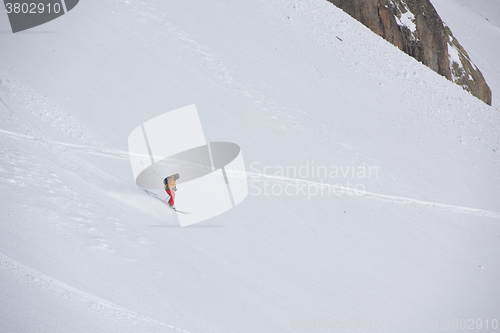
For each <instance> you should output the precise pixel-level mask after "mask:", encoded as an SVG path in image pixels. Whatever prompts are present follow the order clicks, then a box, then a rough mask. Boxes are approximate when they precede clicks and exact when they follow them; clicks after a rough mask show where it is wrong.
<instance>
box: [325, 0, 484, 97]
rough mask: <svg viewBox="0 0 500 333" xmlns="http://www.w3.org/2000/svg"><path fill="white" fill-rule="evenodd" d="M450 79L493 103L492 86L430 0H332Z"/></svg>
mask: <svg viewBox="0 0 500 333" xmlns="http://www.w3.org/2000/svg"><path fill="white" fill-rule="evenodd" d="M328 1H330V2H331V3H333V4H334V5H336V6H337V7H339V8H341V9H343V10H344V11H345V12H346V13H348V14H349V15H351V16H352V17H354V18H355V19H357V20H358V21H360V22H361V23H363V24H364V25H365V26H367V27H368V28H370V29H371V30H372V31H373V32H375V33H376V34H378V35H379V36H381V37H383V38H384V39H386V40H387V41H389V42H390V43H392V44H394V45H395V46H397V47H398V48H399V49H400V50H402V51H403V52H405V53H407V54H409V55H410V56H412V57H414V58H415V59H417V60H418V61H420V62H422V63H423V64H425V65H426V66H428V67H430V68H431V69H433V70H434V71H436V72H437V73H439V74H441V75H443V76H444V77H446V78H447V79H448V80H450V81H453V82H455V83H457V84H458V85H460V86H462V87H463V88H464V89H465V90H467V91H469V92H470V93H471V94H472V95H474V96H476V97H477V98H479V99H481V100H482V101H484V102H485V103H487V104H489V105H491V98H492V97H491V90H490V88H489V87H488V85H487V84H486V81H485V79H484V77H483V75H482V74H481V71H480V70H479V69H478V68H477V67H476V65H474V63H472V61H471V60H470V58H469V56H468V54H467V52H466V51H465V50H464V48H463V47H462V46H461V45H460V43H459V42H458V41H457V39H456V38H455V37H454V36H453V34H452V33H451V30H450V29H449V28H448V27H447V26H446V25H445V24H444V23H443V21H442V20H441V18H440V17H439V15H438V13H437V12H436V10H435V9H434V6H432V4H431V3H430V0H328Z"/></svg>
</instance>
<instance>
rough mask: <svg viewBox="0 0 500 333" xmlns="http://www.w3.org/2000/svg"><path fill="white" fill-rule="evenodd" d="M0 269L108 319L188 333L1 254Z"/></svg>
mask: <svg viewBox="0 0 500 333" xmlns="http://www.w3.org/2000/svg"><path fill="white" fill-rule="evenodd" d="M0 268H1V269H4V270H6V271H8V272H10V273H12V274H15V275H16V276H17V277H18V279H19V280H23V281H24V282H26V283H31V284H33V283H34V284H36V285H37V286H38V287H40V288H41V289H45V290H49V291H50V292H51V293H53V294H55V295H56V296H58V298H61V299H65V300H66V301H69V302H71V303H79V304H83V305H84V306H85V307H88V308H89V309H92V310H93V311H97V312H104V311H109V312H112V315H111V316H107V317H109V318H113V317H125V318H126V319H128V320H129V321H130V322H131V323H132V322H133V321H134V320H141V321H144V322H146V323H148V324H153V325H156V326H161V327H165V328H168V329H170V330H172V331H175V332H181V333H190V332H189V331H186V330H183V329H181V328H178V327H175V326H173V325H169V324H166V323H164V322H162V321H158V320H155V319H152V318H148V317H144V316H142V315H140V314H138V313H136V312H134V311H131V310H128V309H125V308H123V307H121V306H119V305H116V304H114V303H111V302H109V301H106V300H104V299H102V298H99V297H97V296H94V295H91V294H88V293H86V292H84V291H82V290H79V289H77V288H74V287H72V286H70V285H68V284H66V283H64V282H62V281H59V280H57V279H54V278H52V277H50V276H48V275H45V274H43V273H41V272H39V271H37V270H34V269H32V268H30V267H28V266H25V265H23V264H22V263H20V262H17V261H16V260H13V259H11V258H9V257H7V256H5V255H4V254H2V253H0Z"/></svg>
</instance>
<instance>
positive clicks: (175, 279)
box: [0, 0, 500, 333]
mask: <svg viewBox="0 0 500 333" xmlns="http://www.w3.org/2000/svg"><path fill="white" fill-rule="evenodd" d="M435 1H436V0H433V3H434V2H435ZM447 1H450V0H447ZM451 2H453V3H459V2H458V1H456V2H455V1H451ZM450 8H455V7H450ZM439 10H440V9H439V7H438V11H439ZM450 11H451V9H450ZM440 14H441V11H440ZM459 14H460V13H459V12H457V17H459ZM443 16H444V20H445V22H447V23H448V24H449V25H450V27H451V28H452V31H453V32H454V33H455V35H456V36H457V38H458V39H459V40H460V42H461V43H464V44H465V45H464V46H465V48H466V49H467V50H468V51H469V48H468V45H467V44H466V43H465V42H464V41H463V38H461V36H460V33H459V32H458V31H457V32H455V27H454V26H453V22H449V21H448V20H447V19H446V16H445V15H443ZM498 19H499V18H498V17H495V18H490V21H489V22H490V23H485V24H493V23H492V22H498ZM495 20H496V21H495ZM485 22H487V21H485ZM483 23H484V22H483ZM472 26H473V25H472V23H471V24H470V25H469V27H472ZM0 31H2V33H0V45H1V51H0V99H1V100H0V114H1V125H0V138H1V144H0V152H1V154H0V188H1V192H0V195H1V200H0V207H1V208H0V308H1V309H2V310H1V311H0V331H1V332H203V333H205V332H231V333H233V332H288V331H292V332H293V331H304V330H306V327H308V326H307V325H313V326H314V325H316V324H321V325H335V324H339V323H340V324H342V325H343V324H346V325H353V324H352V323H353V322H354V323H356V325H357V326H355V328H356V331H359V332H372V331H373V330H374V328H373V327H371V328H370V327H369V325H368V324H369V323H379V324H380V322H384V323H385V325H387V323H391V325H394V327H397V326H396V325H398V324H404V323H412V324H414V323H417V324H419V323H420V324H421V325H422V327H418V326H417V327H416V328H414V329H412V330H413V331H419V332H445V331H446V332H449V330H446V326H445V325H446V320H453V319H457V320H460V319H465V320H469V319H473V320H480V321H482V323H483V327H482V328H483V330H486V322H485V321H486V320H489V324H490V325H491V323H492V321H493V320H495V319H496V320H499V319H500V318H498V315H499V313H500V301H499V300H500V284H499V283H498V281H499V279H500V266H499V260H498V258H499V255H500V175H499V173H498V171H499V169H498V166H499V165H500V136H499V128H500V114H499V113H498V111H497V110H495V109H494V108H491V107H489V106H487V105H485V104H484V103H483V102H481V101H479V100H478V99H476V98H475V97H473V96H471V95H470V94H469V93H467V92H465V91H464V90H463V89H462V88H460V87H459V86H457V85H455V84H454V83H452V82H449V81H447V80H446V79H445V78H443V77H441V76H439V75H438V74H436V73H434V72H433V71H432V70H430V69H429V68H427V67H425V66H423V65H422V64H420V63H419V62H417V61H416V60H414V59H413V58H411V57H409V56H407V55H405V54H404V53H402V52H400V51H399V50H398V49H397V48H395V47H394V46H392V45H390V44H389V43H387V42H386V41H384V40H382V39H381V38H380V37H378V36H376V35H375V34H373V33H372V32H371V31H369V30H368V29H367V28H366V27H364V26H362V25H361V24H359V23H358V22H356V21H355V20H354V19H352V18H351V17H349V16H348V15H347V14H345V13H344V12H343V11H341V10H339V9H337V8H336V7H334V6H333V5H331V4H330V3H328V2H326V1H323V0H302V1H288V0H287V1H285V0H272V1H268V0H266V1H259V0H247V1H222V0H219V1H217V0H210V1H192V0H185V1H176V2H173V1H160V0H158V1H154V0H144V1H93V0H88V1H80V3H79V4H78V6H76V7H75V8H74V9H73V10H72V11H71V12H69V13H68V14H66V15H64V16H62V17H60V18H58V19H56V20H54V21H51V22H49V23H47V24H44V25H42V26H39V27H37V28H34V29H32V30H29V31H26V32H21V33H17V34H12V33H10V32H9V31H10V27H9V25H8V21H7V16H6V14H5V12H4V11H2V12H1V13H0ZM481 47H482V46H481V43H479V42H478V44H477V47H476V48H475V49H474V50H471V51H469V52H470V53H472V58H473V60H474V61H475V62H476V64H478V66H479V67H480V68H481V70H483V73H484V74H485V75H486V76H487V75H488V73H490V75H493V76H494V73H493V72H490V71H489V70H488V69H487V68H485V67H483V66H482V65H483V64H482V62H481V59H479V58H481V57H480V54H481V53H480V51H481V50H486V49H488V50H489V49H490V47H491V46H490V45H488V46H484V49H483V48H481ZM490 77H491V76H490ZM497 78H498V77H497ZM487 79H488V76H487ZM190 104H196V106H197V108H198V112H199V115H200V119H201V122H202V125H203V128H204V131H205V135H206V137H207V139H208V140H210V141H227V142H234V143H237V144H238V145H239V146H240V147H241V150H242V153H243V157H244V160H245V163H246V167H247V171H248V181H249V186H250V193H249V196H248V197H247V198H246V200H245V201H244V202H243V203H241V204H240V205H239V206H237V207H236V208H234V209H232V210H230V211H229V212H226V213H224V214H222V215H220V216H217V217H215V218H212V219H210V220H207V221H205V222H202V223H200V224H196V225H193V226H191V227H186V228H180V227H179V224H178V221H177V217H176V215H175V214H173V213H172V212H171V211H169V210H168V209H167V208H166V207H165V205H163V204H162V203H161V202H160V201H158V200H155V199H154V198H153V197H151V196H148V195H146V194H145V192H144V191H143V190H142V189H140V188H138V187H137V186H136V185H135V183H134V179H133V176H132V171H131V166H130V162H129V158H128V152H127V137H128V135H129V133H130V132H131V131H132V130H133V129H134V128H136V127H137V126H139V125H140V124H142V123H144V122H145V121H147V120H149V119H151V118H153V117H155V116H157V115H160V114H162V113H164V112H167V111H169V110H174V109H177V108H179V107H183V106H186V105H190ZM172 126H175V124H172ZM165 131H166V136H168V128H166V129H165ZM165 144H168V142H166V143H165ZM313 165H314V166H325V167H328V168H329V170H332V169H334V168H335V167H337V168H338V169H341V168H342V170H346V169H347V168H356V170H360V169H362V168H363V167H376V168H377V170H378V173H377V174H376V176H373V177H366V178H365V177H361V176H359V177H358V176H353V175H352V174H350V175H348V174H346V175H345V176H340V177H337V178H334V177H325V176H324V175H323V176H320V177H317V176H314V177H313V176H312V174H305V175H304V173H302V174H290V173H288V174H280V172H279V170H282V169H286V168H287V167H288V169H289V170H294V169H299V168H300V167H303V168H305V169H307V170H309V168H312V166H313ZM265 167H267V169H266V171H267V175H262V174H260V173H261V172H262V171H263V170H264V168H265ZM302 170H304V169H302ZM180 173H181V174H182V171H180ZM290 184H291V185H290ZM325 184H326V185H325ZM328 184H330V185H332V184H333V185H335V184H339V185H340V186H341V187H337V189H339V188H342V189H344V192H349V194H350V195H349V194H347V193H344V194H343V195H334V194H328V192H327V191H326V190H325V189H328V188H329V187H328ZM286 185H288V186H292V188H294V186H295V187H298V186H300V187H301V188H302V189H303V190H304V192H301V191H298V193H291V194H290V192H289V194H290V195H286V194H284V193H282V194H281V195H279V194H278V191H279V190H280V189H283V188H284V187H285V186H286ZM356 185H357V187H356V190H352V188H354V187H355V186H356ZM178 188H179V190H178V192H177V195H178V196H182V184H180V185H179V186H178ZM330 188H331V187H330ZM266 189H267V190H269V189H272V190H273V191H274V194H273V193H268V195H265V193H264V190H266ZM321 190H323V193H321ZM307 191H309V192H311V193H312V194H313V195H310V196H308V195H307ZM314 191H316V194H315V195H314ZM259 192H260V194H259ZM429 323H433V325H435V324H436V323H437V324H438V326H437V328H436V326H432V325H431V326H429ZM314 327H318V326H314ZM323 327H325V326H323ZM349 327H351V329H353V328H352V327H353V326H349ZM300 328H303V329H302V330H301V329H300ZM316 330H318V329H316ZM325 330H326V329H325ZM306 331H311V330H306Z"/></svg>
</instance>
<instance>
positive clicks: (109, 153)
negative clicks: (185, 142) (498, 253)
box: [0, 129, 500, 219]
mask: <svg viewBox="0 0 500 333" xmlns="http://www.w3.org/2000/svg"><path fill="white" fill-rule="evenodd" d="M0 133H1V134H3V135H7V136H10V137H13V138H16V139H24V140H29V141H37V139H36V138H35V137H32V136H28V135H24V134H20V133H15V132H11V131H6V130H2V129H0ZM49 143H52V144H55V145H61V146H66V147H70V148H73V149H74V150H75V152H82V153H88V154H94V155H101V156H106V157H110V158H116V159H120V160H128V159H129V153H128V152H126V151H119V150H102V149H98V148H96V147H90V146H83V145H76V144H70V143H64V142H59V141H50V142H49ZM228 174H229V175H232V176H233V177H247V178H249V179H256V180H260V181H274V182H280V183H288V184H295V185H299V186H308V187H314V188H317V189H322V190H327V191H337V190H341V191H342V194H348V195H358V196H361V197H364V198H368V199H376V200H381V201H389V202H392V203H397V204H418V205H424V206H427V207H433V208H440V209H444V210H448V211H451V212H455V213H466V214H473V215H476V216H481V217H491V218H494V219H500V213H498V212H493V211H489V210H484V209H478V208H472V207H464V206H457V205H449V204H442V203H438V202H431V201H425V200H419V199H414V198H408V197H401V196H396V195H388V194H381V193H375V192H370V191H365V190H359V189H356V188H350V187H346V186H341V185H330V184H325V183H321V182H315V181H309V180H304V179H298V178H289V177H281V176H273V175H263V174H258V173H251V172H247V173H246V174H245V175H244V174H241V173H240V174H236V173H234V172H232V173H231V172H228Z"/></svg>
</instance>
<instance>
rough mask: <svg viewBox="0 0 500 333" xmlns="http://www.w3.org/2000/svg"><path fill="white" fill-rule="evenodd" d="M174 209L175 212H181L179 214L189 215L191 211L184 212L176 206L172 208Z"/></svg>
mask: <svg viewBox="0 0 500 333" xmlns="http://www.w3.org/2000/svg"><path fill="white" fill-rule="evenodd" d="M174 210H175V211H176V212H177V213H181V214H184V215H189V214H191V212H184V211H182V210H178V209H177V208H174Z"/></svg>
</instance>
